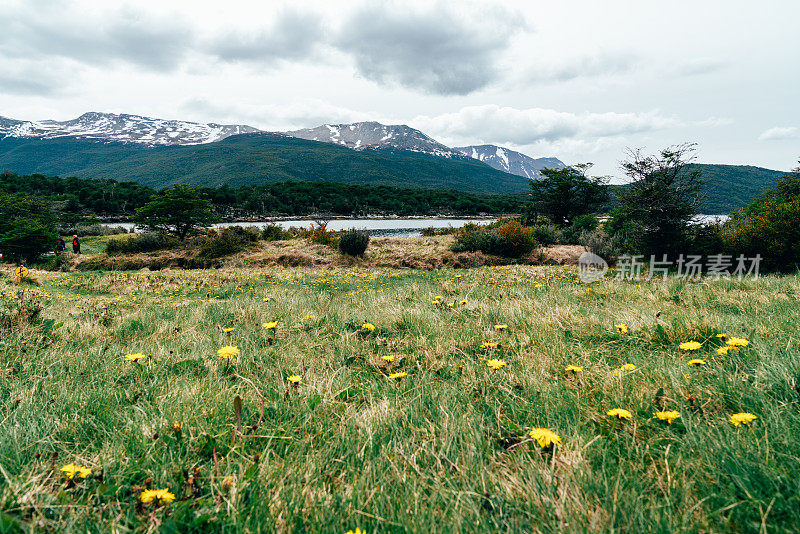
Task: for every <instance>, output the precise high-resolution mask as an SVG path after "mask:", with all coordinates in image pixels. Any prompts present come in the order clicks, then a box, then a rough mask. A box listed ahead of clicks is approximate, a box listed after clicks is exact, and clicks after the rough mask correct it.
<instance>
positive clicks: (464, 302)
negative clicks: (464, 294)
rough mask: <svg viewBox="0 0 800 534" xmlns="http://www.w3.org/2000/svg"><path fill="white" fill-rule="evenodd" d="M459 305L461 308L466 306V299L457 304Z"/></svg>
mask: <svg viewBox="0 0 800 534" xmlns="http://www.w3.org/2000/svg"><path fill="white" fill-rule="evenodd" d="M459 304H461V305H462V306H466V305H467V299H464V300H462V301H461V302H459Z"/></svg>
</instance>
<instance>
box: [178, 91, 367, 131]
mask: <svg viewBox="0 0 800 534" xmlns="http://www.w3.org/2000/svg"><path fill="white" fill-rule="evenodd" d="M179 109H180V111H181V112H182V113H186V114H188V115H191V118H193V119H194V120H197V121H200V122H218V123H235V124H247V125H249V126H254V127H256V128H260V129H262V130H269V131H286V130H296V129H300V128H310V127H313V126H319V125H320V124H323V123H346V122H357V121H366V120H374V119H375V114H371V113H368V112H363V111H354V110H352V109H348V108H345V107H341V106H335V105H333V104H330V103H329V102H326V101H324V100H318V99H308V100H296V101H294V102H291V103H286V104H256V105H240V104H232V103H225V104H219V103H216V102H212V101H211V100H209V99H206V98H202V97H201V98H191V99H188V100H186V101H184V102H183V103H182V104H181V105H180V106H179Z"/></svg>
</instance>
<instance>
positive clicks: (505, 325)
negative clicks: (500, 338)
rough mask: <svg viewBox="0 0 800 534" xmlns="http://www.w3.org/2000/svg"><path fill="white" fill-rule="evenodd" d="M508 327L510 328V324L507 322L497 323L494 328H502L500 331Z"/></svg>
mask: <svg viewBox="0 0 800 534" xmlns="http://www.w3.org/2000/svg"><path fill="white" fill-rule="evenodd" d="M506 328H508V325H507V324H496V325H494V329H495V330H500V331H503V330H505V329H506Z"/></svg>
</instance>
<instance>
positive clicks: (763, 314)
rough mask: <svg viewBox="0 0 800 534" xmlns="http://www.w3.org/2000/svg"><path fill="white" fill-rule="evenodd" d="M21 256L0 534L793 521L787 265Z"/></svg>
mask: <svg viewBox="0 0 800 534" xmlns="http://www.w3.org/2000/svg"><path fill="white" fill-rule="evenodd" d="M430 239H432V238H430ZM32 276H35V277H36V278H37V279H38V280H39V283H41V286H40V287H36V286H31V285H24V286H18V285H15V284H13V283H11V278H10V277H9V276H8V273H7V272H6V273H5V274H4V278H3V279H2V280H0V304H1V305H2V306H3V309H4V310H19V311H18V312H17V311H15V312H14V314H13V315H12V314H11V313H4V314H3V317H4V321H5V318H6V317H13V322H8V323H2V324H0V328H2V332H0V347H2V350H0V367H1V368H2V369H3V370H4V377H3V381H2V383H0V411H2V415H3V421H4V424H3V425H2V426H1V427H0V466H2V472H3V475H2V477H0V510H2V515H0V520H1V521H2V528H3V530H4V531H5V532H27V531H30V530H43V531H53V532H67V531H98V530H119V531H133V532H146V531H157V530H158V531H166V532H201V531H202V532H222V531H248V530H249V531H257V530H259V529H261V530H270V531H271V530H277V531H297V532H299V531H309V532H311V531H313V532H339V533H340V532H346V531H348V530H355V529H356V528H361V529H363V530H365V531H367V532H383V531H398V532H399V531H411V532H452V531H462V532H489V531H538V532H587V531H627V532H652V531H665V532H676V531H704V532H711V531H714V532H720V531H725V532H728V531H734V532H744V531H758V530H763V531H792V530H794V528H795V525H796V524H797V520H798V509H799V508H800V493H798V491H797V483H796V481H797V480H798V478H799V477H800V457H799V456H798V450H800V441H799V440H800V416H799V415H798V412H797V410H796V409H795V407H796V405H797V403H798V402H800V394H798V388H797V383H798V381H800V358H798V351H797V350H795V345H796V343H797V342H798V334H797V328H796V325H797V323H798V319H800V316H798V310H797V306H796V304H795V303H794V296H795V295H797V294H798V292H800V278H798V276H783V277H773V276H768V277H762V278H760V279H759V280H752V279H748V280H744V281H736V280H704V281H702V282H698V283H691V282H687V281H684V280H675V279H672V280H669V281H666V282H663V281H661V280H660V279H656V280H652V281H649V282H648V281H637V282H620V281H615V280H613V279H612V278H607V279H605V280H603V281H600V282H596V283H595V284H592V285H591V286H587V285H582V284H580V283H579V282H578V281H577V277H576V272H575V270H574V268H558V267H535V268H533V267H522V266H510V267H491V268H490V267H484V268H478V269H472V270H467V271H452V270H439V271H436V270H435V271H416V270H402V271H400V270H387V269H372V268H369V269H363V268H350V269H346V270H345V269H340V270H333V271H332V270H317V269H308V268H295V269H286V268H267V269H252V268H248V269H241V270H236V269H227V270H220V271H216V270H207V271H175V270H172V271H164V272H159V273H135V272H128V273H124V272H114V273H47V272H42V271H36V272H34V273H32Z"/></svg>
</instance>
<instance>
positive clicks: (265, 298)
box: [264, 297, 272, 302]
mask: <svg viewBox="0 0 800 534" xmlns="http://www.w3.org/2000/svg"><path fill="white" fill-rule="evenodd" d="M271 300H272V299H271V298H269V297H264V302H269V301H271Z"/></svg>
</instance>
